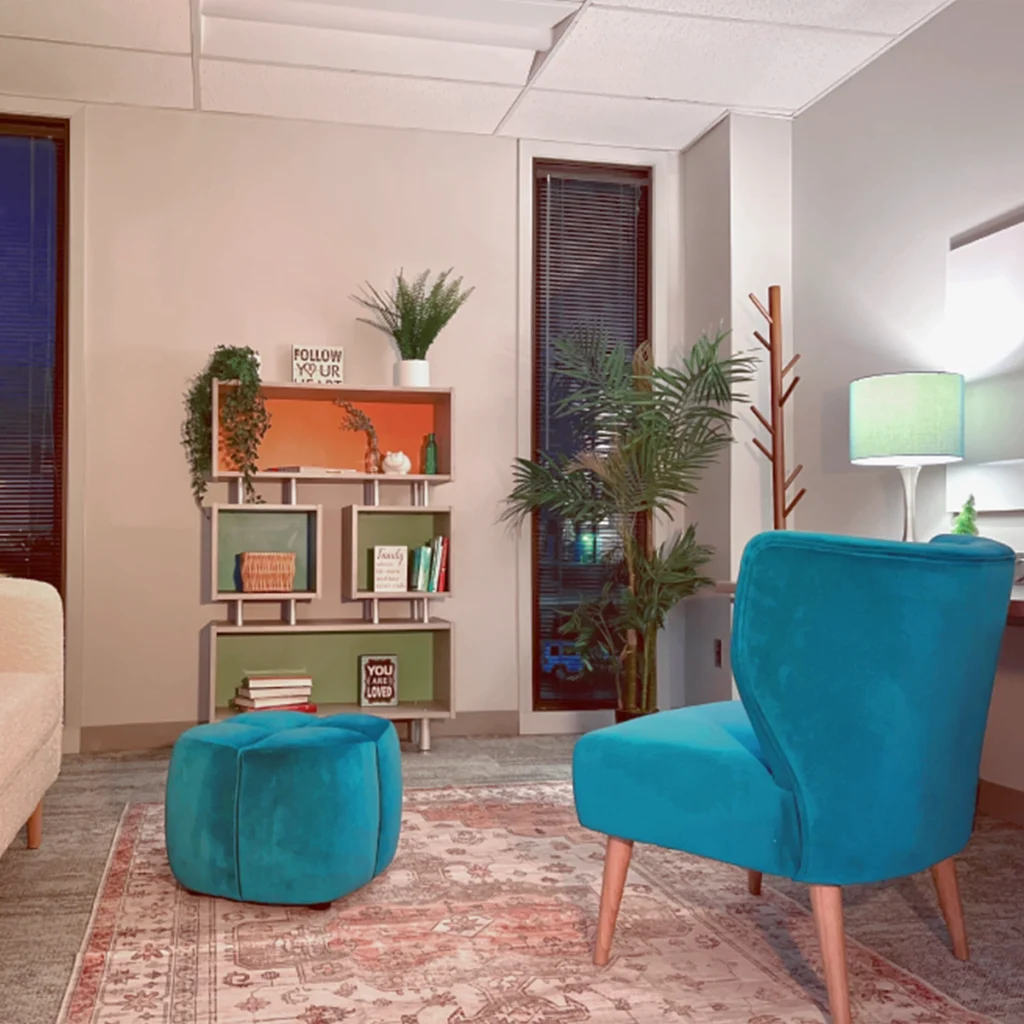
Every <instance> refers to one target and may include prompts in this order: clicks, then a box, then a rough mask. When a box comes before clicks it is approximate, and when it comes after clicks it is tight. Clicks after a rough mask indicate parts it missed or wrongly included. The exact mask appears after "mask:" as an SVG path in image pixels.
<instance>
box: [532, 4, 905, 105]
mask: <svg viewBox="0 0 1024 1024" xmlns="http://www.w3.org/2000/svg"><path fill="white" fill-rule="evenodd" d="M885 44H886V40H885V38H884V37H882V36H874V35H857V34H852V33H832V32H823V31H821V30H819V29H809V28H796V27H793V26H789V25H763V24H759V23H752V22H744V21H720V20H712V19H706V18H690V17H676V16H670V15H666V14H652V13H649V12H646V11H625V10H612V9H607V8H601V7H591V8H589V9H588V10H587V11H585V12H584V13H583V14H582V15H581V16H580V21H579V23H578V24H577V25H576V27H575V28H574V29H573V30H572V32H570V33H569V34H568V36H567V37H566V38H565V40H564V42H563V43H562V45H561V46H560V47H559V48H558V50H556V51H555V54H554V56H553V57H552V59H551V60H550V61H549V63H548V64H547V65H545V67H544V69H543V70H542V71H541V73H540V75H539V77H538V79H537V82H536V84H537V85H539V86H541V87H542V88H545V89H560V90H566V91H570V92H593V93H606V94H610V95H619V96H636V97H651V98H656V99H678V100H690V101H696V102H705V103H715V104H720V105H722V106H730V107H742V108H745V109H748V110H762V111H769V112H780V113H792V112H794V111H796V110H798V109H800V108H801V107H803V106H804V105H806V104H807V103H809V102H811V100H813V99H815V98H816V97H817V96H819V95H821V93H823V92H824V91H825V90H826V89H828V88H830V87H831V86H832V85H834V84H835V83H836V82H838V81H839V80H840V79H842V78H843V77H844V76H845V75H847V74H849V73H850V72H852V71H854V70H855V69H856V68H858V67H859V66H860V65H861V64H863V63H864V62H865V61H867V60H869V59H870V58H871V57H872V56H874V55H875V54H876V53H877V52H878V50H879V49H880V48H882V47H883V46H884V45H885Z"/></svg>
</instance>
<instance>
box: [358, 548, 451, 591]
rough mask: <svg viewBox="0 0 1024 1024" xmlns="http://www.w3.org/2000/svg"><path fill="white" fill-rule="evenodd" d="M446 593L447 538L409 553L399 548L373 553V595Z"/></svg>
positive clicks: (374, 550)
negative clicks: (413, 592) (411, 592)
mask: <svg viewBox="0 0 1024 1024" xmlns="http://www.w3.org/2000/svg"><path fill="white" fill-rule="evenodd" d="M447 589H448V538H447V537H435V538H434V539H433V540H432V541H431V542H430V543H429V544H424V545H423V546H422V547H418V548H412V549H411V550H410V549H409V548H407V547H404V546H403V545H400V544H378V545H377V546H376V547H374V549H373V591H374V593H376V594H404V593H407V592H410V591H415V592H419V593H425V594H429V593H444V592H445V591H446V590H447Z"/></svg>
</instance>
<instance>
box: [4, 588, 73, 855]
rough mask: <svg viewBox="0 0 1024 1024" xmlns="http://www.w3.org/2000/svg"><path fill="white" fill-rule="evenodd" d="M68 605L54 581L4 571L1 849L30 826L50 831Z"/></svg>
mask: <svg viewBox="0 0 1024 1024" xmlns="http://www.w3.org/2000/svg"><path fill="white" fill-rule="evenodd" d="M63 711H64V609H63V606H62V604H61V599H60V595H59V594H58V593H57V591H56V590H54V588H53V587H51V586H50V585H49V584H47V583H38V582H36V581H35V580H18V579H11V578H9V577H2V578H0V853H2V852H3V851H4V850H6V849H7V847H8V846H9V845H10V843H11V840H12V839H14V837H15V836H16V835H17V834H18V832H19V831H20V829H21V827H22V826H23V825H25V824H26V823H27V825H28V845H29V848H30V849H35V848H36V847H37V846H39V843H40V840H41V837H42V828H43V812H42V807H43V804H42V800H43V796H44V794H45V793H46V791H47V789H49V787H50V785H51V783H52V782H53V781H54V779H56V778H57V773H58V772H59V771H60V754H61V735H62V732H63V717H64V715H63Z"/></svg>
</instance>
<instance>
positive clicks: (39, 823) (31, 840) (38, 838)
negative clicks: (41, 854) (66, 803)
mask: <svg viewBox="0 0 1024 1024" xmlns="http://www.w3.org/2000/svg"><path fill="white" fill-rule="evenodd" d="M25 830H26V831H27V832H28V843H27V845H28V848H29V849H30V850H38V849H39V847H40V846H41V845H42V842H43V801H42V800H40V801H39V803H38V804H36V809H35V810H34V811H33V812H32V817H31V818H29V819H28V821H27V822H26V823H25Z"/></svg>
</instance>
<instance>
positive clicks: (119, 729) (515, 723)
mask: <svg viewBox="0 0 1024 1024" xmlns="http://www.w3.org/2000/svg"><path fill="white" fill-rule="evenodd" d="M195 724H196V723H195V722H140V723H138V724H132V725H85V726H82V731H81V740H80V744H79V750H80V752H81V753H83V754H112V753H116V752H121V751H125V750H159V749H160V748H161V747H170V746H172V745H173V744H174V741H175V740H176V739H177V738H178V737H179V736H180V735H181V734H182V733H183V732H184V731H185V730H186V729H191V728H192V726H193V725H195ZM431 734H432V735H433V736H518V735H519V712H518V711H467V712H465V713H464V714H461V715H459V716H458V717H457V718H455V719H453V720H450V721H437V722H434V723H432V728H431ZM399 735H401V736H402V737H403V738H404V737H405V730H404V729H403V730H402V731H401V732H400V734H399Z"/></svg>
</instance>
